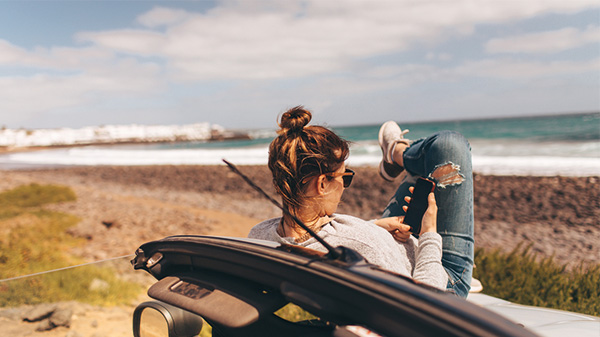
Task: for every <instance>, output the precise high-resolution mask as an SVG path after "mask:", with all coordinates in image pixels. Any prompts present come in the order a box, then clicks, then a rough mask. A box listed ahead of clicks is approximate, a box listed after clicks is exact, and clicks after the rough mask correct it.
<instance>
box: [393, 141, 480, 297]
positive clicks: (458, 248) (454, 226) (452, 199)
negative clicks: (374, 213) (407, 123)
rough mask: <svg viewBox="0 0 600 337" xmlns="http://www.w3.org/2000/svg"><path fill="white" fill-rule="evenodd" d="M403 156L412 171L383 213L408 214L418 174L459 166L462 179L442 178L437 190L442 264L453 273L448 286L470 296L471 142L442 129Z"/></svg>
mask: <svg viewBox="0 0 600 337" xmlns="http://www.w3.org/2000/svg"><path fill="white" fill-rule="evenodd" d="M403 160H404V168H405V169H406V170H407V172H408V173H410V174H409V175H407V178H405V180H404V181H402V183H401V184H400V186H399V187H398V189H397V190H396V193H395V194H394V196H393V198H392V199H391V201H390V203H389V204H388V206H387V207H386V209H385V210H384V212H383V217H390V216H399V215H404V211H403V210H402V206H403V205H405V204H406V202H405V201H404V197H405V196H407V195H410V193H409V191H408V187H410V186H412V185H414V182H415V178H416V176H423V177H429V178H432V177H434V178H438V177H439V172H440V170H439V168H440V167H442V166H444V167H449V166H453V167H455V168H458V172H459V173H460V176H461V179H460V181H454V182H452V183H450V184H443V183H440V181H442V179H440V181H438V184H437V186H436V189H435V192H434V193H435V198H436V202H437V206H438V222H437V227H438V233H439V234H440V235H441V236H442V249H443V253H442V265H443V266H444V268H445V269H446V271H447V272H448V275H449V281H448V290H450V291H453V292H455V293H456V294H457V295H459V296H461V297H466V296H467V295H468V292H469V289H470V288H471V276H472V272H473V255H474V239H473V227H474V219H473V171H472V166H471V149H470V145H469V143H468V142H467V140H466V139H465V138H464V137H463V136H462V135H461V134H460V133H457V132H452V131H442V132H438V133H435V134H433V135H431V136H430V137H427V138H424V139H420V140H417V141H415V142H414V143H413V144H411V145H410V147H409V148H407V149H406V151H404V156H403ZM448 164H452V165H448ZM436 180H437V179H436Z"/></svg>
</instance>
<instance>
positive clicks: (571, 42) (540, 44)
mask: <svg viewBox="0 0 600 337" xmlns="http://www.w3.org/2000/svg"><path fill="white" fill-rule="evenodd" d="M590 43H595V44H597V45H600V27H598V26H589V27H587V28H586V29H585V30H578V29H576V28H572V27H567V28H563V29H559V30H553V31H548V32H541V33H532V34H525V35H521V36H513V37H507V38H497V39H492V40H490V41H489V42H488V43H487V44H486V47H485V49H486V51H487V52H488V53H555V52H560V51H564V50H568V49H573V48H577V47H581V46H584V45H586V44H590Z"/></svg>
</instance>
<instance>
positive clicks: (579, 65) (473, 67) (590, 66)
mask: <svg viewBox="0 0 600 337" xmlns="http://www.w3.org/2000/svg"><path fill="white" fill-rule="evenodd" d="M598 69H600V58H598V59H593V60H589V61H583V62H576V61H550V62H542V61H516V60H511V59H499V60H496V59H494V60H481V61H473V62H468V63H465V64H463V65H461V66H459V67H457V68H455V69H454V70H452V72H453V73H454V74H456V75H459V76H475V77H490V78H500V79H508V80H517V79H529V78H536V77H545V76H546V77H547V76H557V75H558V76H560V75H566V74H580V73H590V72H592V73H598Z"/></svg>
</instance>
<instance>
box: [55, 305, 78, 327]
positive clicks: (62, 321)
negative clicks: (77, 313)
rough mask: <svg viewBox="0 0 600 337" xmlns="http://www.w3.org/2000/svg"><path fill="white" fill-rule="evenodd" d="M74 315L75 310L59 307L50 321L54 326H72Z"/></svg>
mask: <svg viewBox="0 0 600 337" xmlns="http://www.w3.org/2000/svg"><path fill="white" fill-rule="evenodd" d="M72 316H73V310H71V309H69V308H59V309H57V310H56V311H54V313H53V314H52V316H50V322H51V323H52V324H54V326H64V327H67V328H68V327H70V326H71V317H72Z"/></svg>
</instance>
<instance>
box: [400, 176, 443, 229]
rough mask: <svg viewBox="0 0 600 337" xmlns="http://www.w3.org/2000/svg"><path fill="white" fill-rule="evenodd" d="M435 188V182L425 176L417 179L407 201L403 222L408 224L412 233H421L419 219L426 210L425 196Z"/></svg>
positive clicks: (421, 218)
mask: <svg viewBox="0 0 600 337" xmlns="http://www.w3.org/2000/svg"><path fill="white" fill-rule="evenodd" d="M434 189H435V182H433V180H429V179H426V178H419V179H417V183H416V184H415V189H414V190H413V194H412V196H411V199H410V202H409V203H408V209H407V210H406V215H405V216H404V223H405V224H407V225H409V226H410V228H411V230H410V231H411V232H412V233H413V234H414V235H419V233H421V221H422V220H423V215H424V214H425V211H426V210H427V206H428V203H427V197H428V196H429V193H431V192H433V190H434Z"/></svg>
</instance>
